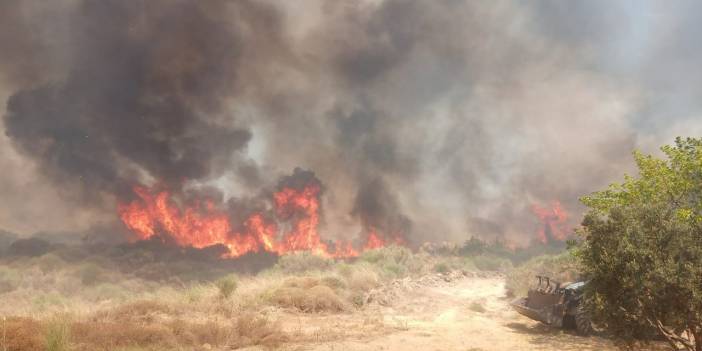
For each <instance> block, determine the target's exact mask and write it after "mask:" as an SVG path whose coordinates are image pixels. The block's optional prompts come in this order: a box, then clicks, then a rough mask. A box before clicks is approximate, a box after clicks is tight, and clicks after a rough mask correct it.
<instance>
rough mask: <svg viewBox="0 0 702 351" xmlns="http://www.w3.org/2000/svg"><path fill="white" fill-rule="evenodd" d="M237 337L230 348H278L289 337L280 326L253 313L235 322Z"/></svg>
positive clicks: (240, 317) (242, 316)
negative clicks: (257, 346) (256, 346)
mask: <svg viewBox="0 0 702 351" xmlns="http://www.w3.org/2000/svg"><path fill="white" fill-rule="evenodd" d="M235 327H236V332H237V335H236V336H237V337H236V339H235V340H233V342H232V343H231V344H230V346H232V347H234V348H238V347H245V346H251V345H262V346H266V347H278V346H279V345H280V344H281V343H283V342H285V341H286V340H287V339H288V337H287V335H286V334H285V333H284V332H283V331H282V328H281V327H280V324H278V323H272V322H271V321H269V320H268V319H266V318H264V317H261V316H257V315H255V314H253V313H246V314H243V315H241V316H239V317H238V318H237V319H236V322H235Z"/></svg>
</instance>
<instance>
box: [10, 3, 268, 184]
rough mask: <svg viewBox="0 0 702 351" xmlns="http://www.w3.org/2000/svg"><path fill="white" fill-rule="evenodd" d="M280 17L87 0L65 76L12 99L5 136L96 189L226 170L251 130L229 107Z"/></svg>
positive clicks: (54, 171)
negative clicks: (144, 178) (257, 46)
mask: <svg viewBox="0 0 702 351" xmlns="http://www.w3.org/2000/svg"><path fill="white" fill-rule="evenodd" d="M166 5H168V6H166ZM228 16H233V18H230V17H228ZM277 21H278V17H277V14H276V13H275V11H274V10H273V9H268V8H266V7H265V6H262V5H258V4H251V3H247V2H237V3H236V4H228V3H225V2H207V3H203V2H192V1H179V2H175V3H170V2H169V3H168V4H166V3H165V2H164V3H160V4H159V3H156V2H152V1H137V2H128V3H127V2H122V1H84V2H81V3H80V4H79V8H78V9H76V10H75V15H74V17H73V18H72V26H71V31H70V38H69V39H70V40H69V42H68V47H67V48H66V50H68V51H69V52H70V53H71V58H72V60H71V64H70V66H69V67H67V71H68V73H67V77H66V78H65V79H64V80H62V81H60V82H49V83H47V84H45V85H40V86H38V87H36V88H31V89H26V90H22V91H19V92H17V93H16V94H14V95H13V96H11V97H10V98H9V100H8V103H7V112H6V114H5V128H6V133H7V135H8V136H9V137H10V139H11V140H12V141H13V143H14V145H15V147H16V148H17V149H18V150H19V151H20V152H22V153H24V154H26V155H28V156H30V157H32V158H34V159H37V160H38V161H39V164H40V165H41V169H42V170H43V171H44V172H46V174H47V175H48V176H49V177H51V178H52V179H54V180H57V181H59V182H61V183H69V184H70V183H75V182H76V180H77V181H78V182H79V183H80V184H81V185H82V187H81V189H83V190H86V189H87V190H88V191H90V192H94V191H107V192H111V193H122V192H124V188H125V186H129V185H131V184H132V183H133V182H134V181H135V180H136V179H139V176H138V174H139V172H146V173H147V174H148V175H149V176H150V177H152V178H153V179H155V180H156V181H159V182H164V183H166V184H169V185H170V186H172V187H173V186H178V184H179V183H182V182H183V181H185V180H189V179H203V178H207V177H209V176H212V175H216V174H218V173H221V172H222V171H223V170H224V169H226V167H229V165H230V164H231V161H232V160H233V159H235V157H236V153H237V152H238V151H240V150H242V148H244V147H245V146H246V144H247V142H248V141H249V139H250V138H251V132H250V131H248V130H247V129H245V128H243V127H238V126H237V124H236V121H235V118H234V116H232V115H230V114H229V113H228V112H227V111H226V110H225V108H224V107H225V105H226V104H227V103H228V99H229V98H231V97H232V96H234V95H236V94H238V93H240V91H242V90H245V89H246V84H248V83H247V82H243V81H242V80H244V79H246V77H245V75H246V74H245V73H243V72H241V70H243V69H245V68H246V65H245V64H243V63H241V61H243V60H247V59H253V58H255V51H256V49H252V48H251V43H253V42H256V41H273V42H275V41H276V40H278V39H277V38H276V37H275V35H276V33H275V32H271V31H270V29H269V28H270V27H273V28H275V27H276V26H277V24H276V23H277ZM30 56H31V55H30Z"/></svg>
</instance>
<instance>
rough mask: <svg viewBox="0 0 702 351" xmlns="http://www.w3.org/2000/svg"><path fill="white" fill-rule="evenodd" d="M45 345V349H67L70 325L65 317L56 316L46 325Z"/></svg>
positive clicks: (60, 350)
mask: <svg viewBox="0 0 702 351" xmlns="http://www.w3.org/2000/svg"><path fill="white" fill-rule="evenodd" d="M44 338H45V345H46V350H47V351H67V350H68V343H69V338H70V326H69V321H67V320H66V317H62V316H56V317H54V318H53V319H51V320H50V321H49V322H48V324H47V325H46V331H45V335H44Z"/></svg>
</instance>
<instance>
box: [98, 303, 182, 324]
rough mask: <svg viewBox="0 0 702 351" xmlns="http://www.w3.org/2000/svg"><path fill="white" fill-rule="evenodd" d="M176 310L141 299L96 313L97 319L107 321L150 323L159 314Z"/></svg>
mask: <svg viewBox="0 0 702 351" xmlns="http://www.w3.org/2000/svg"><path fill="white" fill-rule="evenodd" d="M174 312H175V311H174V310H173V309H172V308H171V307H170V306H168V305H166V304H164V303H160V302H157V301H153V300H140V301H134V302H129V303H126V304H123V305H119V306H117V307H115V308H113V309H111V310H105V311H99V312H97V313H95V314H94V317H93V319H94V320H96V321H106V322H120V323H127V322H141V323H150V322H153V321H155V320H156V319H157V316H159V315H167V314H172V313H174Z"/></svg>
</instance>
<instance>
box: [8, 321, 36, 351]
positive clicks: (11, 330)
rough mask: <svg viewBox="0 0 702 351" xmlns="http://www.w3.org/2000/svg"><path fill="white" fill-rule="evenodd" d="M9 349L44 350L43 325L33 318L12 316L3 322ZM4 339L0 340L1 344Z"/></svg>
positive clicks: (19, 350) (13, 350)
mask: <svg viewBox="0 0 702 351" xmlns="http://www.w3.org/2000/svg"><path fill="white" fill-rule="evenodd" d="M2 323H3V327H4V334H5V345H2V346H3V350H4V349H7V351H43V350H44V338H43V337H42V325H41V323H40V322H38V321H36V320H34V319H32V318H24V317H10V318H7V319H5V320H4V321H3V322H2ZM1 343H2V340H0V344H1Z"/></svg>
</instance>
